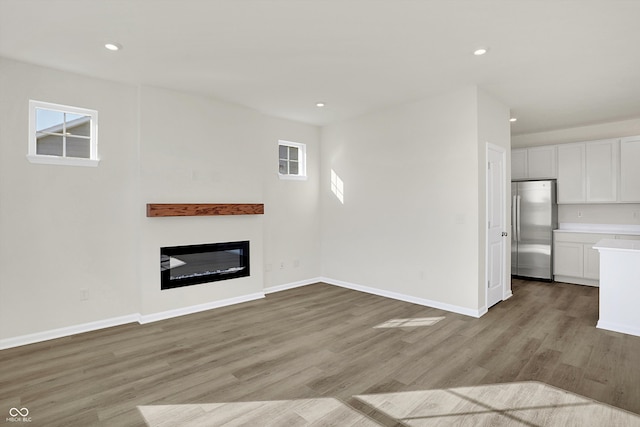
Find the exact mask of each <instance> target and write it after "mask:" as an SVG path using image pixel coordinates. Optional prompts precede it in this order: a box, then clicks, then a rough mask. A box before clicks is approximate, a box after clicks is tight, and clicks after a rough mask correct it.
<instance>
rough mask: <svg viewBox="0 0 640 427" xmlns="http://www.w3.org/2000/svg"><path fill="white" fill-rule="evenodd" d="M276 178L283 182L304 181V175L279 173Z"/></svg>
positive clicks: (305, 178)
mask: <svg viewBox="0 0 640 427" xmlns="http://www.w3.org/2000/svg"><path fill="white" fill-rule="evenodd" d="M278 178H280V179H283V180H285V181H306V180H307V176H306V175H283V174H281V173H279V174H278Z"/></svg>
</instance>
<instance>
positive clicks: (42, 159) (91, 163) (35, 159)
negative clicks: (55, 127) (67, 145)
mask: <svg viewBox="0 0 640 427" xmlns="http://www.w3.org/2000/svg"><path fill="white" fill-rule="evenodd" d="M27 160H29V162H31V163H35V164H40V165H61V166H88V167H96V166H98V164H99V163H100V160H98V159H80V158H76V157H58V156H37V155H36V156H34V155H32V154H27Z"/></svg>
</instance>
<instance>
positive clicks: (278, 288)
mask: <svg viewBox="0 0 640 427" xmlns="http://www.w3.org/2000/svg"><path fill="white" fill-rule="evenodd" d="M318 282H322V278H320V277H315V278H313V279H307V280H300V281H298V282H292V283H285V284H284V285H277V286H269V287H268V288H264V293H265V294H272V293H274V292H280V291H286V290H287V289H293V288H299V287H301V286H307V285H313V284H314V283H318Z"/></svg>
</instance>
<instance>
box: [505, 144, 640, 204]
mask: <svg viewBox="0 0 640 427" xmlns="http://www.w3.org/2000/svg"><path fill="white" fill-rule="evenodd" d="M511 178H512V179H513V180H518V179H554V178H555V179H557V180H558V181H557V191H558V193H557V194H558V203H560V204H563V203H565V204H570V203H574V204H578V203H640V136H630V137H625V138H620V139H618V138H616V139H603V140H599V141H588V142H573V143H568V144H559V145H544V146H539V147H529V148H517V149H514V150H511Z"/></svg>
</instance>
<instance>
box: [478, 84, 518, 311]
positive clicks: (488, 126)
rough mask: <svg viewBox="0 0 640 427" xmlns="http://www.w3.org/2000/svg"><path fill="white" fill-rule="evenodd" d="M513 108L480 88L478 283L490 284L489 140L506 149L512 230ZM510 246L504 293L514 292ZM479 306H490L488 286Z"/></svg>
mask: <svg viewBox="0 0 640 427" xmlns="http://www.w3.org/2000/svg"><path fill="white" fill-rule="evenodd" d="M509 117H510V113H509V109H508V107H507V106H506V105H504V104H502V103H501V102H499V101H497V100H496V99H494V98H492V97H491V96H489V95H488V94H487V93H486V92H484V91H482V90H478V157H479V164H480V165H481V167H479V168H478V211H479V215H478V230H481V231H480V233H479V239H478V253H479V255H478V258H479V259H480V260H481V262H480V265H479V268H478V283H482V284H484V283H486V281H487V279H486V265H485V263H484V262H482V261H483V260H484V259H485V257H486V248H487V239H486V232H482V230H485V231H486V226H487V223H488V221H487V215H486V210H487V206H486V186H487V168H486V167H485V165H486V164H487V157H486V155H487V150H486V145H487V143H490V144H493V145H497V146H498V147H501V148H503V149H504V151H505V162H506V164H505V172H506V179H505V196H506V200H505V202H506V203H505V205H504V219H505V231H508V230H510V229H511V205H510V200H511V197H510V187H509V185H508V183H509V182H511V135H510V129H509ZM505 244H506V246H507V250H506V254H505V256H506V258H505V265H504V281H505V286H506V288H505V291H504V295H505V296H506V295H511V250H510V248H509V245H510V244H511V239H510V238H507V239H505ZM478 300H479V306H480V307H485V306H486V288H485V286H479V287H478Z"/></svg>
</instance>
